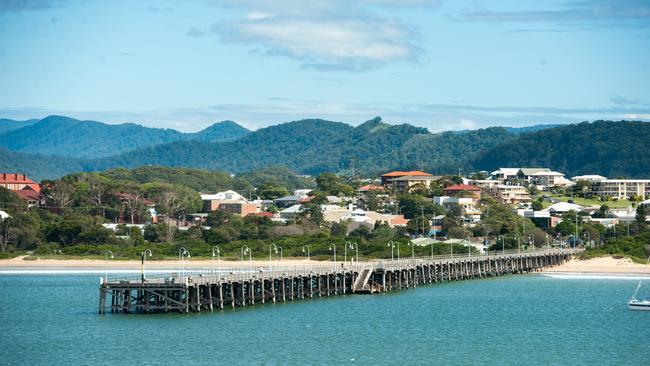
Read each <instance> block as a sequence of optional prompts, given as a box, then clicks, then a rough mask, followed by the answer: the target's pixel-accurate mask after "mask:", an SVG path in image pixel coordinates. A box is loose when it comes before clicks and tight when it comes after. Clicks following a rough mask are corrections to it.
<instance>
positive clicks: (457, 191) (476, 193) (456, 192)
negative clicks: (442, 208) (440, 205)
mask: <svg viewBox="0 0 650 366" xmlns="http://www.w3.org/2000/svg"><path fill="white" fill-rule="evenodd" d="M443 192H444V194H445V196H451V197H454V196H460V195H465V196H466V197H472V198H475V199H480V198H481V189H480V188H479V187H477V186H473V185H470V184H456V185H453V186H449V187H447V188H445V189H443Z"/></svg>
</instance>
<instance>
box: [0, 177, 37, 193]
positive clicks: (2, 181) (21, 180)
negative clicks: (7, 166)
mask: <svg viewBox="0 0 650 366" xmlns="http://www.w3.org/2000/svg"><path fill="white" fill-rule="evenodd" d="M0 187H4V188H7V189H10V190H12V191H20V190H21V189H24V188H25V187H29V188H31V189H32V190H33V191H35V192H40V191H41V186H40V185H39V184H38V183H36V182H34V181H33V180H31V179H29V178H27V176H26V175H25V174H19V173H1V174H0Z"/></svg>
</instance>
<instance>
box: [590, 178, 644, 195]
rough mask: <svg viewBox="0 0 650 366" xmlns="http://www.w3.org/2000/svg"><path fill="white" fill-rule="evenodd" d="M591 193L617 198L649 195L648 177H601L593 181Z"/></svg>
mask: <svg viewBox="0 0 650 366" xmlns="http://www.w3.org/2000/svg"><path fill="white" fill-rule="evenodd" d="M592 192H593V194H595V195H597V196H600V197H610V198H617V199H625V198H630V197H632V196H637V197H642V198H646V197H650V179H603V180H601V181H597V182H593V185H592Z"/></svg>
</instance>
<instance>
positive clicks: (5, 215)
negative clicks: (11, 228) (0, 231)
mask: <svg viewBox="0 0 650 366" xmlns="http://www.w3.org/2000/svg"><path fill="white" fill-rule="evenodd" d="M9 217H11V216H10V215H9V214H8V213H6V212H4V211H2V210H0V219H3V220H4V219H6V218H9Z"/></svg>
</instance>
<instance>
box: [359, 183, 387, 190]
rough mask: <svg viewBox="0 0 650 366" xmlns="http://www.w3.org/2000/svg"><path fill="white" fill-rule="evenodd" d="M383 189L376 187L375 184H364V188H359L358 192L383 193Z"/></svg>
mask: <svg viewBox="0 0 650 366" xmlns="http://www.w3.org/2000/svg"><path fill="white" fill-rule="evenodd" d="M383 190H384V187H382V186H378V185H376V184H366V185H365V186H361V187H359V191H361V192H367V191H383Z"/></svg>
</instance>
